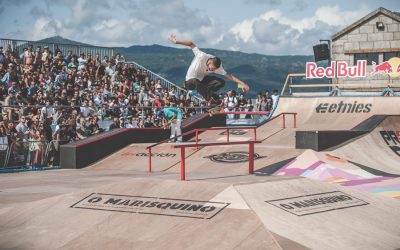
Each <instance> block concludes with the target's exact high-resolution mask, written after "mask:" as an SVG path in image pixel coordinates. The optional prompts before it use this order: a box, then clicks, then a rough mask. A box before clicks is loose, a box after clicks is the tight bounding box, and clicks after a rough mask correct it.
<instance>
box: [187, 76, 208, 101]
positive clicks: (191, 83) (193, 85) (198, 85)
mask: <svg viewBox="0 0 400 250" xmlns="http://www.w3.org/2000/svg"><path fill="white" fill-rule="evenodd" d="M185 87H186V89H188V90H193V89H196V90H197V92H198V93H199V94H200V95H202V96H203V97H204V99H206V100H207V101H208V100H209V99H210V95H209V91H208V90H207V88H206V86H205V85H204V84H203V82H200V80H199V79H196V78H192V79H189V80H187V81H186V82H185Z"/></svg>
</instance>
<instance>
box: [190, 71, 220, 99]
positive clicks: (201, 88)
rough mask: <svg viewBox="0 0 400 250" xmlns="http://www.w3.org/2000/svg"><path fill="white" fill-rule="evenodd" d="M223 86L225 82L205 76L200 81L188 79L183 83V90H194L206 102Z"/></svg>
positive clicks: (214, 77)
mask: <svg viewBox="0 0 400 250" xmlns="http://www.w3.org/2000/svg"><path fill="white" fill-rule="evenodd" d="M224 86H225V81H224V80H223V79H221V78H218V77H216V76H206V77H204V79H203V80H202V81H200V80H199V79H196V78H192V79H189V80H187V81H186V82H185V88H186V89H188V90H193V89H196V90H197V92H199V94H200V95H202V96H203V97H204V99H206V100H207V101H209V100H210V99H211V97H212V96H213V94H214V93H215V92H217V91H218V90H220V89H221V88H223V87H224Z"/></svg>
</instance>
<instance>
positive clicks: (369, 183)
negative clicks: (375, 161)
mask: <svg viewBox="0 0 400 250" xmlns="http://www.w3.org/2000/svg"><path fill="white" fill-rule="evenodd" d="M274 175H289V176H303V177H307V178H310V179H315V180H321V181H323V182H328V183H336V184H339V185H341V186H345V187H350V188H355V189H358V190H362V191H366V192H370V193H376V194H380V195H384V196H388V197H392V198H395V199H400V175H395V174H390V173H386V172H383V171H380V170H376V169H373V168H370V167H367V166H364V165H361V164H358V163H355V162H351V161H348V160H346V159H342V158H338V157H335V156H332V155H330V154H328V153H325V152H315V151H313V150H307V151H305V152H304V153H303V154H301V155H300V156H298V157H297V158H296V159H294V160H293V161H291V162H289V163H288V164H286V165H285V166H283V167H282V168H280V169H279V170H278V171H276V172H275V173H274Z"/></svg>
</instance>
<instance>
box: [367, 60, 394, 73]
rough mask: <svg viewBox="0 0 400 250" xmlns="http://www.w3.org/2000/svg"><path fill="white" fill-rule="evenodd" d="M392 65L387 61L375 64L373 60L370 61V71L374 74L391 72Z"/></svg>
mask: <svg viewBox="0 0 400 250" xmlns="http://www.w3.org/2000/svg"><path fill="white" fill-rule="evenodd" d="M392 72H393V71H392V65H391V64H390V63H389V62H383V63H381V64H379V65H376V63H375V62H372V72H371V75H372V76H373V75H376V74H385V75H387V74H389V73H392Z"/></svg>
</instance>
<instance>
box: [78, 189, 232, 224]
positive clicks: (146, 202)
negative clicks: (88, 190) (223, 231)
mask: <svg viewBox="0 0 400 250" xmlns="http://www.w3.org/2000/svg"><path fill="white" fill-rule="evenodd" d="M229 204H230V203H223V202H211V201H194V200H180V199H170V198H158V197H143V196H129V195H118V194H101V193H92V194H90V195H89V196H87V197H85V198H84V199H82V200H80V201H79V202H77V203H75V204H74V205H72V206H71V208H82V209H92V210H105V211H114V212H125V213H138V214H153V215H164V216H175V217H189V218H195V219H211V218H213V217H214V216H215V215H217V214H218V213H219V212H221V211H222V210H223V209H224V208H226V207H227V206H228V205H229Z"/></svg>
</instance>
